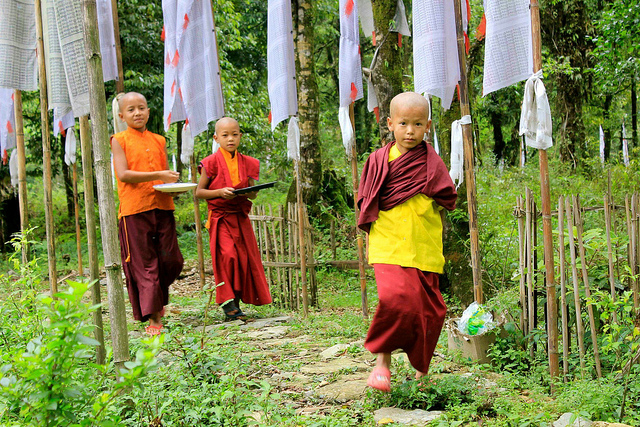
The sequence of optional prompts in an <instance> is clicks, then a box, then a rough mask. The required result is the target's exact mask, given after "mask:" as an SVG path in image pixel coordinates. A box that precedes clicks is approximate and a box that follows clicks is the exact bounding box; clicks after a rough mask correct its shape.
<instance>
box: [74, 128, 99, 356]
mask: <svg viewBox="0 0 640 427" xmlns="http://www.w3.org/2000/svg"><path fill="white" fill-rule="evenodd" d="M80 152H81V155H82V178H83V182H84V213H85V217H86V226H87V252H88V254H89V280H90V281H91V283H92V285H91V304H93V305H99V304H100V303H101V302H102V298H101V296H100V282H99V280H98V279H99V278H100V277H99V276H100V271H99V267H100V266H99V261H98V245H97V243H96V240H97V237H96V215H95V213H94V211H93V205H94V203H95V198H94V193H93V164H92V159H91V128H90V127H89V117H88V116H82V117H80ZM93 324H94V325H96V328H95V329H94V331H93V334H94V337H95V339H96V341H98V342H99V343H100V345H99V346H98V347H97V348H96V363H98V364H100V365H102V364H104V361H105V349H104V329H103V323H102V308H100V307H98V308H97V309H95V310H94V312H93Z"/></svg>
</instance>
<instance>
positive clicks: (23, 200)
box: [13, 90, 29, 265]
mask: <svg viewBox="0 0 640 427" xmlns="http://www.w3.org/2000/svg"><path fill="white" fill-rule="evenodd" d="M13 111H14V117H15V123H16V149H17V150H18V203H19V204H20V231H21V232H22V234H23V235H24V233H25V232H26V230H27V229H28V228H29V204H28V203H27V155H26V152H25V148H24V125H23V120H22V119H23V117H22V92H21V91H19V90H14V91H13ZM28 262H29V244H28V243H27V242H25V244H24V245H23V246H22V264H23V265H26V264H27V263H28Z"/></svg>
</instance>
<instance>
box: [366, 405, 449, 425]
mask: <svg viewBox="0 0 640 427" xmlns="http://www.w3.org/2000/svg"><path fill="white" fill-rule="evenodd" d="M442 414H443V412H442V411H423V410H422V409H414V410H413V411H407V410H405V409H398V408H380V409H378V410H377V411H375V412H374V413H373V419H374V420H375V421H376V423H378V424H391V423H396V424H404V425H410V426H426V425H427V424H429V423H430V422H431V421H433V420H435V419H436V418H438V417H440V416H441V415H442Z"/></svg>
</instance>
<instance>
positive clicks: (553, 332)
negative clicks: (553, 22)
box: [529, 0, 560, 393]
mask: <svg viewBox="0 0 640 427" xmlns="http://www.w3.org/2000/svg"><path fill="white" fill-rule="evenodd" d="M529 8H530V10H531V34H532V39H533V72H534V73H536V72H538V71H540V70H541V69H542V42H541V38H540V4H539V3H538V0H531V2H530V7H529ZM538 155H539V163H540V196H541V197H540V198H541V199H542V233H543V242H544V267H545V273H546V276H545V277H546V286H547V331H548V336H549V373H550V375H551V378H552V380H553V379H555V378H557V377H558V376H559V372H560V366H559V362H558V301H557V300H556V285H555V278H554V265H553V234H552V233H553V231H552V228H551V190H550V186H549V162H548V158H547V151H546V150H543V149H539V150H538ZM553 391H554V385H553V381H551V392H552V393H553Z"/></svg>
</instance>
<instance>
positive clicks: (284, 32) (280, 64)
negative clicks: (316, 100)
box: [267, 0, 298, 130]
mask: <svg viewBox="0 0 640 427" xmlns="http://www.w3.org/2000/svg"><path fill="white" fill-rule="evenodd" d="M267 68H268V82H267V87H268V90H269V101H270V103H271V130H274V129H275V128H276V126H277V125H278V123H280V122H281V121H283V120H285V119H286V118H287V117H289V116H294V115H296V114H298V91H297V89H296V64H295V56H294V50H293V24H292V22H291V0H269V6H268V12H267Z"/></svg>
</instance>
